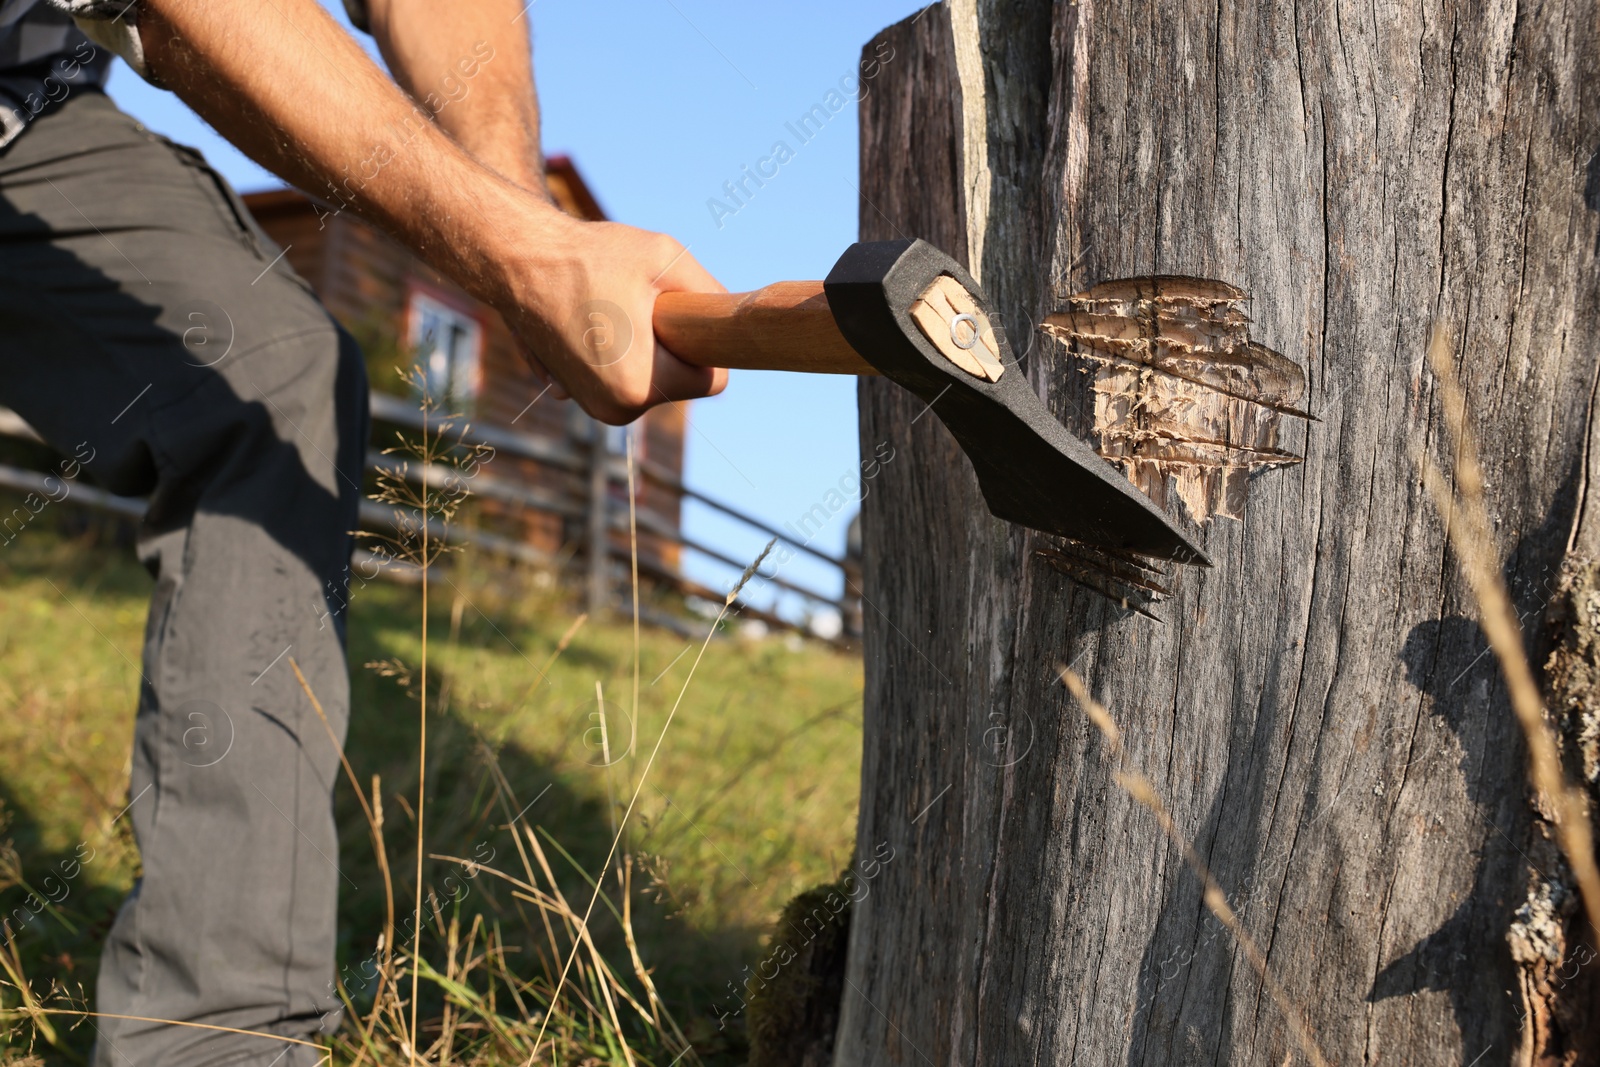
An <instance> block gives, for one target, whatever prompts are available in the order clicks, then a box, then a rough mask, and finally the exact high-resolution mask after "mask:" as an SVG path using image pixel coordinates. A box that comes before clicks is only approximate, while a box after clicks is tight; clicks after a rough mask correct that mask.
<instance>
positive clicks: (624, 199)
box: [111, 0, 922, 612]
mask: <svg viewBox="0 0 1600 1067" xmlns="http://www.w3.org/2000/svg"><path fill="white" fill-rule="evenodd" d="M323 2H324V6H326V7H328V8H329V10H331V11H334V13H335V14H336V15H337V17H338V18H339V19H340V20H341V21H344V13H343V9H342V7H341V5H340V4H339V3H338V0H334V2H332V3H329V2H328V0H323ZM920 6H922V5H920V4H918V3H915V2H913V0H817V2H813V3H809V4H767V3H723V2H712V0H626V2H619V0H598V2H597V0H534V2H533V3H532V4H531V5H530V7H529V9H528V18H527V19H526V20H525V21H526V23H527V24H529V25H531V28H532V32H533V37H534V65H535V75H536V77H537V80H538V87H539V97H540V106H541V109H542V112H543V122H544V146H545V151H546V152H547V153H550V154H555V153H566V154H569V155H571V156H572V158H573V159H574V161H575V162H576V163H577V165H578V167H579V169H580V170H581V171H582V173H583V175H584V177H585V178H586V180H587V181H588V183H589V185H590V187H591V188H592V189H593V190H594V192H595V194H596V195H597V196H598V197H599V199H600V202H601V204H602V205H603V206H604V207H605V209H606V211H607V213H608V214H609V215H610V216H611V217H612V218H614V219H616V220H618V221H621V222H627V223H630V224H632V225H636V226H643V227H647V228H649V229H654V230H661V231H664V232H667V233H670V234H672V235H673V236H675V237H677V238H678V239H679V240H681V241H683V242H684V243H685V244H687V245H688V246H689V248H690V250H691V251H692V252H693V254H694V255H695V256H696V257H697V258H698V259H699V260H700V261H701V262H702V263H704V264H705V265H706V267H707V268H708V269H710V270H711V272H712V273H714V274H716V275H717V277H718V278H720V279H721V280H722V282H723V283H724V284H725V285H727V286H728V287H729V288H730V289H733V290H744V289H752V288H756V287H758V286H761V285H764V284H766V283H768V282H772V281H778V280H780V279H788V278H821V277H823V276H824V275H825V274H826V273H827V272H828V268H829V267H831V266H832V265H833V261H834V260H835V259H836V258H837V257H838V256H839V254H840V253H841V252H842V251H844V249H845V247H846V246H848V245H849V244H850V242H851V241H853V240H854V239H855V236H856V222H857V211H856V203H857V192H856V186H855V183H856V161H857V144H856V134H857V124H856V110H855V107H856V105H855V102H854V101H853V100H851V101H849V103H848V106H846V107H844V108H842V109H841V110H840V111H839V112H838V113H837V114H836V115H834V116H833V117H832V118H831V119H830V120H829V121H828V123H827V124H826V125H825V126H824V127H823V128H822V130H821V131H820V132H818V133H816V134H815V135H814V136H812V137H811V139H810V140H809V141H807V142H806V143H804V144H801V143H800V142H799V140H798V139H797V138H795V137H794V136H793V134H792V133H791V132H790V131H789V130H788V129H786V126H785V124H786V123H790V122H793V121H795V120H796V119H798V117H799V116H801V115H802V114H804V113H806V112H807V111H808V110H809V109H810V108H811V107H812V105H814V104H818V103H824V102H825V98H826V96H827V94H828V93H829V92H830V91H832V90H837V89H838V88H839V85H840V83H841V79H846V78H849V77H851V76H853V75H855V74H856V73H857V64H858V61H859V57H860V52H861V47H862V45H863V44H865V43H866V42H867V41H868V40H869V39H870V38H871V37H872V36H873V35H874V34H876V33H877V32H878V31H879V30H880V29H882V28H883V27H885V26H887V25H889V24H890V23H893V22H896V21H898V20H899V19H902V18H904V17H906V16H908V15H910V14H912V13H914V12H915V11H916V10H917V9H918V8H919V7H920ZM519 25H520V24H519ZM361 39H362V40H363V41H364V42H366V43H368V45H369V47H370V41H367V39H366V38H364V37H363V38H361ZM891 63H892V61H891ZM844 85H845V87H846V88H847V89H848V88H850V87H852V85H853V83H852V82H850V81H845V82H844ZM868 85H869V87H870V83H868ZM869 91H870V88H869ZM111 95H112V96H113V97H114V98H116V100H117V101H118V103H119V104H121V106H122V107H123V108H124V109H126V110H128V111H130V112H132V113H133V114H134V115H136V116H138V117H139V118H140V119H141V120H142V121H143V122H144V123H145V124H146V125H148V126H150V127H151V128H152V129H155V130H157V131H159V132H161V133H164V134H166V135H168V136H169V137H172V138H174V139H175V140H178V141H181V142H183V143H186V144H191V145H194V146H196V147H198V148H200V149H201V150H202V151H203V152H204V153H205V154H206V156H207V158H208V159H210V160H211V162H212V164H213V165H214V166H215V167H217V169H218V170H220V171H221V172H222V173H223V174H224V175H225V176H226V177H227V178H228V179H229V180H230V181H232V182H233V183H234V185H236V186H237V187H238V188H239V189H241V190H243V191H250V190H253V189H261V188H267V187H270V186H273V185H277V184H280V183H279V182H278V181H277V179H275V178H274V177H273V176H272V175H271V174H269V173H267V172H266V171H264V170H262V169H261V168H260V167H257V166H256V165H255V164H253V163H251V162H250V161H249V160H248V159H246V158H245V157H244V156H243V155H241V154H240V153H239V152H238V151H236V150H235V149H234V148H233V147H232V146H230V145H229V144H228V143H227V142H225V141H224V140H222V139H221V138H220V137H218V136H217V135H216V134H215V133H214V132H212V131H211V130H210V128H209V127H207V126H206V125H205V124H204V123H202V122H201V121H200V120H199V119H198V118H197V117H196V116H195V115H194V114H193V113H192V112H191V111H189V109H188V108H186V107H185V106H184V105H183V104H182V103H181V102H179V101H178V100H177V98H176V97H174V96H172V95H171V94H170V93H165V92H161V91H159V90H156V89H152V88H150V87H149V86H147V85H145V84H144V83H143V82H141V81H140V80H139V79H138V77H137V76H135V75H134V74H133V73H132V72H130V71H129V70H127V69H126V68H123V67H120V66H119V68H118V70H117V71H116V73H115V74H113V76H112V80H111ZM779 140H782V141H785V142H786V143H787V144H788V145H789V146H790V148H791V149H792V150H793V158H791V159H788V160H787V161H786V162H784V163H783V165H782V166H781V167H780V168H779V171H778V174H777V176H776V177H774V178H772V179H770V180H769V181H767V182H766V184H765V185H764V186H762V187H761V188H760V189H758V190H757V191H756V194H755V195H754V196H752V197H749V198H747V199H746V202H745V203H744V204H743V205H742V206H739V207H738V208H737V211H736V212H735V213H734V214H732V215H728V214H727V213H726V212H725V211H723V212H718V211H716V210H715V209H714V208H713V207H712V206H711V205H710V203H709V201H711V200H713V199H714V198H720V199H721V200H722V201H723V203H724V204H728V203H730V202H729V201H728V200H727V198H726V196H725V194H724V193H723V191H722V187H723V183H724V182H727V181H730V180H733V179H737V178H739V177H741V173H742V168H743V167H745V166H747V165H748V166H750V167H751V168H752V169H753V168H754V167H755V164H756V162H757V160H759V159H761V158H763V157H765V156H768V155H769V154H770V153H771V151H772V148H773V145H774V142H776V141H779ZM768 169H769V170H770V165H768ZM719 216H720V217H719ZM690 418H691V420H692V422H693V429H692V430H691V431H690V434H689V443H688V457H687V462H688V474H687V479H688V482H689V484H690V485H691V486H692V487H694V488H697V489H700V490H702V491H704V492H706V493H708V494H711V495H714V496H716V497H718V498H721V499H724V500H727V501H729V502H731V503H735V504H737V505H738V506H740V507H741V508H743V509H745V510H747V511H749V512H750V513H753V514H755V515H758V516H760V517H762V518H765V519H767V520H768V521H770V522H772V523H773V524H775V525H781V524H782V523H785V522H791V521H793V520H794V519H795V518H797V517H798V516H799V515H801V514H803V513H805V512H806V511H807V510H808V509H810V508H811V507H812V505H814V504H816V503H819V502H821V501H823V500H824V498H825V497H827V495H828V493H829V491H830V490H833V489H836V487H837V486H838V484H839V482H840V479H841V478H844V477H846V476H848V475H851V474H852V473H854V472H855V471H856V469H857V462H858V457H857V444H856V403H855V379H854V378H848V377H834V376H827V375H794V374H777V373H769V372H753V371H735V372H734V373H733V379H732V382H731V384H730V385H729V386H728V389H727V391H726V392H725V393H724V394H723V395H722V396H719V397H716V398H714V399H712V400H707V401H700V402H697V403H696V404H695V405H694V406H693V407H692V408H691V414H690ZM854 510H855V507H854V505H853V504H852V505H851V506H849V507H846V508H844V509H842V510H841V511H839V513H838V514H837V515H835V516H834V518H833V520H832V522H831V523H830V524H829V525H828V526H826V527H825V528H824V529H823V530H822V531H821V533H820V534H818V535H817V537H816V540H815V542H814V544H816V545H817V546H818V547H820V548H823V549H824V550H826V551H828V552H831V553H835V554H837V553H839V552H841V551H842V550H843V546H844V536H845V526H846V523H847V522H848V519H849V517H850V515H851V514H853V513H854ZM685 528H686V532H687V533H688V534H689V535H690V536H692V537H694V538H697V539H700V540H703V541H705V542H707V543H710V544H713V545H716V546H719V547H721V548H722V549H723V550H724V551H725V552H727V553H728V554H729V555H733V556H736V557H751V556H753V555H754V554H755V553H756V552H757V551H759V550H760V547H761V545H762V543H763V542H764V540H765V538H764V537H761V536H759V535H757V534H755V533H753V532H747V528H745V527H742V526H740V525H738V524H736V523H733V522H731V521H729V520H726V519H723V518H721V517H720V516H719V515H718V514H717V513H716V512H713V511H710V510H709V509H706V508H703V507H699V506H696V505H693V504H691V505H690V506H689V507H688V508H687V509H686V512H685ZM685 570H686V572H688V573H689V574H690V575H691V576H692V577H696V578H698V579H700V580H702V581H705V582H707V583H708V584H712V585H715V586H717V587H718V588H723V587H725V586H726V584H727V582H728V581H729V579H730V577H731V575H730V574H729V573H728V572H727V569H726V568H723V567H721V566H719V565H716V564H713V563H710V562H709V561H705V560H702V559H697V558H694V557H693V556H692V555H691V556H689V557H686V559H685ZM784 576H785V577H787V578H789V579H791V580H794V581H796V582H798V583H801V584H812V585H814V586H816V587H817V588H819V589H820V590H821V591H822V592H827V593H836V592H837V591H838V578H837V576H836V574H835V573H833V572H831V571H830V569H828V568H825V567H822V566H820V565H811V564H809V563H808V562H807V560H806V558H805V557H804V556H799V557H797V558H796V559H795V560H794V561H793V562H791V563H789V564H788V565H787V566H786V567H785V568H784ZM773 592H775V591H774V590H772V589H771V587H768V590H767V594H768V595H770V594H771V593H773ZM752 599H756V600H758V601H760V600H762V599H764V597H763V596H761V595H757V596H755V597H753V598H752ZM787 607H788V610H789V611H791V612H792V611H794V610H795V609H796V608H797V607H798V602H797V601H795V602H791V603H789V604H788V605H787Z"/></svg>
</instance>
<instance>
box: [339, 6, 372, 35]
mask: <svg viewBox="0 0 1600 1067" xmlns="http://www.w3.org/2000/svg"><path fill="white" fill-rule="evenodd" d="M344 13H345V14H346V15H349V16H350V25H352V26H354V27H355V28H356V29H358V30H360V31H361V32H362V33H371V32H372V27H371V26H369V25H367V0H344Z"/></svg>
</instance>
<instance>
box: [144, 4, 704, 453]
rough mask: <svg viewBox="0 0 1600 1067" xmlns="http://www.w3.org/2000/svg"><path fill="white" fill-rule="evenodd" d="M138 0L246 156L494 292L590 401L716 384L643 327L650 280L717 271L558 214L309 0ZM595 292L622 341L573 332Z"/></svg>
mask: <svg viewBox="0 0 1600 1067" xmlns="http://www.w3.org/2000/svg"><path fill="white" fill-rule="evenodd" d="M139 12H140V16H139V36H140V39H141V40H142V42H143V45H144V51H145V58H146V62H147V65H148V67H149V70H150V72H151V74H152V75H153V76H155V77H156V78H158V79H159V80H160V81H161V82H162V83H163V84H164V85H166V86H167V87H168V88H170V89H172V90H173V91H174V92H176V93H177V94H178V96H179V97H180V98H181V99H182V100H183V101H184V102H185V103H187V104H188V105H189V106H190V107H192V108H194V109H195V110H196V111H197V112H199V114H200V115H201V117H202V118H204V119H205V120H206V121H207V122H209V123H211V124H212V125H213V126H214V127H216V128H217V130H218V131H219V132H221V133H222V134H223V136H225V137H227V138H228V139H229V140H231V141H232V142H233V143H234V144H235V145H237V146H238V147H239V148H240V149H241V150H242V151H244V152H245V153H246V154H247V155H249V156H250V157H251V158H252V159H254V160H255V161H256V162H258V163H260V164H261V165H262V166H264V167H266V168H268V169H269V170H271V171H273V172H274V173H276V174H278V175H280V176H281V177H283V178H285V179H287V180H288V181H290V182H293V183H294V184H296V185H298V186H300V187H301V188H302V189H305V190H306V191H308V192H310V193H313V194H315V195H317V196H320V197H322V198H323V199H326V200H330V201H332V202H334V203H336V204H339V205H341V206H342V205H344V204H348V205H349V206H350V207H351V208H352V209H353V210H356V211H358V212H360V213H361V214H362V215H364V216H365V217H367V218H369V219H371V220H372V221H374V222H376V223H377V224H378V225H380V226H382V227H383V228H385V229H386V230H388V231H389V232H390V233H392V234H394V235H395V236H396V238H397V239H399V240H400V241H401V242H402V243H404V244H405V245H406V246H407V247H409V248H411V249H412V250H413V251H415V252H416V253H417V254H418V255H419V256H421V257H422V258H423V259H425V260H426V261H428V262H429V263H431V264H432V265H433V266H434V267H435V268H437V269H438V270H439V271H441V272H442V273H444V274H447V275H449V276H450V277H451V278H453V279H455V280H456V281H457V282H458V283H459V284H460V285H461V286H462V287H463V288H465V289H466V290H467V291H468V292H470V293H472V294H473V295H475V296H477V297H479V298H480V299H482V300H483V301H485V302H486V303H488V304H490V305H491V306H493V307H495V308H496V309H497V310H499V311H500V312H501V314H502V315H504V316H505V318H506V321H507V323H508V324H509V325H510V326H511V328H512V330H513V331H514V332H515V333H516V334H517V336H518V337H519V339H520V340H521V341H522V343H523V344H524V345H525V346H526V348H527V349H528V350H529V352H530V353H531V356H532V357H533V358H534V359H536V360H537V361H538V362H539V364H541V365H542V366H543V367H544V368H545V369H547V370H548V371H549V372H550V373H551V374H552V375H554V377H555V378H556V379H557V380H558V381H559V382H560V383H561V385H562V386H564V387H565V388H566V390H567V391H568V392H569V393H570V394H571V395H572V396H573V398H574V399H576V400H577V401H578V402H579V403H580V404H582V405H583V407H584V409H585V410H587V411H589V412H590V413H591V414H593V415H595V416H596V417H598V418H601V419H604V420H606V421H608V422H614V423H621V422H626V421H629V420H631V419H633V418H635V417H637V416H638V415H639V414H640V413H642V412H643V411H644V410H645V409H646V408H648V407H650V406H652V405H654V404H656V403H660V402H661V401H663V400H669V399H671V400H682V399H688V398H691V397H695V396H704V395H708V394H710V393H715V392H719V391H720V390H721V388H722V386H723V385H724V384H725V382H726V380H727V372H726V371H721V370H718V371H711V370H704V369H701V368H697V367H691V366H689V365H688V364H685V363H683V362H681V361H679V360H678V359H676V358H674V357H673V356H672V354H671V353H669V352H667V351H666V350H665V349H664V348H662V347H661V346H660V345H659V344H655V343H654V334H653V332H652V331H651V327H650V321H651V313H652V310H653V308H654V304H655V297H656V294H657V293H659V292H664V291H668V290H675V289H687V290H695V291H720V289H721V287H720V286H719V285H718V284H717V282H716V280H715V279H713V278H712V277H711V276H710V275H709V274H707V273H706V271H705V270H704V268H702V267H701V266H700V265H699V263H697V262H696V261H695V260H694V259H693V258H692V257H691V256H690V255H689V254H688V253H687V252H686V251H685V250H684V249H683V248H682V247H681V246H679V245H678V243H677V242H676V241H673V240H672V239H671V238H668V237H663V236H661V235H659V234H650V233H645V232H643V231H640V230H635V229H633V228H631V227H627V226H619V225H617V224H614V223H585V222H579V221H577V220H574V219H571V218H569V217H568V216H566V215H565V214H563V213H562V212H561V211H560V210H558V209H557V208H555V207H554V206H553V205H551V204H550V203H549V202H548V201H547V200H545V199H543V198H542V197H540V196H538V195H535V194H533V193H530V192H528V191H527V190H526V189H524V188H522V187H521V186H519V185H517V184H515V183H514V182H513V181H511V180H508V179H507V178H506V177H503V176H501V175H500V174H497V173H495V172H494V171H493V170H490V169H489V168H488V167H485V166H484V165H483V164H481V163H479V162H478V161H477V160H475V159H474V158H473V157H472V156H471V155H470V154H469V153H468V152H467V151H466V150H464V149H463V148H462V147H461V146H460V145H458V144H457V143H456V142H455V141H453V140H451V138H450V137H448V136H447V135H446V134H445V133H444V132H442V131H441V130H440V129H439V128H438V127H437V126H436V125H435V124H434V123H433V122H432V121H429V118H428V115H427V113H426V112H425V111H422V110H421V109H419V108H418V107H417V105H416V104H415V103H414V102H413V101H412V100H410V99H408V98H407V97H406V95H405V94H404V93H402V92H401V91H400V90H399V89H398V88H397V87H396V86H395V84H394V83H393V82H391V81H390V80H389V79H388V78H387V77H385V76H384V75H383V73H382V72H381V71H380V70H379V69H378V67H377V66H376V64H374V63H373V62H372V61H371V60H369V59H368V58H367V56H366V53H364V52H363V51H362V50H361V48H360V47H359V46H358V45H357V44H356V42H355V41H354V40H352V39H351V38H350V36H349V35H348V34H346V33H345V32H344V31H343V30H342V29H340V28H339V26H338V25H337V24H336V23H335V22H334V21H333V20H332V19H331V18H330V17H329V16H328V15H327V13H326V12H325V11H323V10H322V8H321V7H320V6H319V5H318V4H317V3H316V0H274V2H273V3H271V4H218V3H215V2H214V0H144V2H143V3H142V4H141V5H140V8H139ZM519 32H520V31H519ZM492 66H493V64H492V63H491V64H490V67H492ZM529 106H531V101H529ZM594 301H606V302H608V304H612V305H615V306H617V307H620V308H621V309H622V313H623V314H624V316H625V317H626V319H627V322H626V323H612V324H611V325H612V326H614V327H617V328H618V331H619V333H620V330H621V329H623V328H626V329H629V330H630V331H631V333H632V335H633V343H632V345H631V347H630V348H629V350H628V353H627V355H626V357H625V358H622V359H620V360H616V361H615V362H611V361H609V360H608V359H606V358H601V355H600V353H598V352H596V351H595V350H594V349H593V348H592V347H586V345H585V335H586V333H587V332H589V331H591V329H592V327H593V326H594V325H595V323H594V321H593V320H592V319H591V316H590V308H591V305H592V302H594Z"/></svg>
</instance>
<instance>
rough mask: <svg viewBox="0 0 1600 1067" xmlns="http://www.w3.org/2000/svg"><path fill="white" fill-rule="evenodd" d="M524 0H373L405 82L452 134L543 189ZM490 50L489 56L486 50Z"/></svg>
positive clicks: (387, 54)
mask: <svg viewBox="0 0 1600 1067" xmlns="http://www.w3.org/2000/svg"><path fill="white" fill-rule="evenodd" d="M528 6H531V5H528V4H527V3H526V0H457V2H456V3H454V4H452V5H451V7H450V9H449V11H448V13H447V14H444V15H441V13H440V9H439V6H438V4H437V2H436V0H368V2H367V20H368V23H369V25H370V27H371V29H372V37H373V40H375V41H377V43H378V50H379V51H381V52H382V53H383V58H384V61H385V62H387V63H388V64H389V70H390V71H391V72H392V73H393V74H394V78H395V81H397V82H399V83H400V87H401V88H403V89H405V90H406V92H408V93H410V94H411V97H412V99H414V100H418V101H422V102H424V104H425V106H427V107H428V108H429V110H432V111H434V112H435V115H434V119H435V121H437V122H438V123H439V125H440V127H442V128H443V129H444V131H445V132H446V133H448V134H449V135H450V137H451V139H452V140H454V141H455V142H456V143H457V144H459V145H460V146H461V147H462V148H465V149H466V150H467V151H468V152H469V153H471V154H472V156H473V157H474V158H475V159H477V160H478V161H479V162H480V163H482V164H484V165H485V166H487V167H491V168H493V169H494V170H496V171H498V172H499V173H500V174H501V175H503V176H504V177H507V178H510V179H511V180H512V181H514V182H516V183H517V184H518V185H520V186H522V187H523V188H524V189H528V190H530V191H534V192H541V191H543V189H544V160H543V155H542V153H541V152H540V149H539V103H538V99H539V98H538V94H537V92H536V91H535V89H534V83H533V56H532V50H531V48H530V47H529V40H528V14H527V10H526V8H527V7H528ZM486 54H487V56H488V57H489V58H487V59H486V58H485V55H486Z"/></svg>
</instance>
